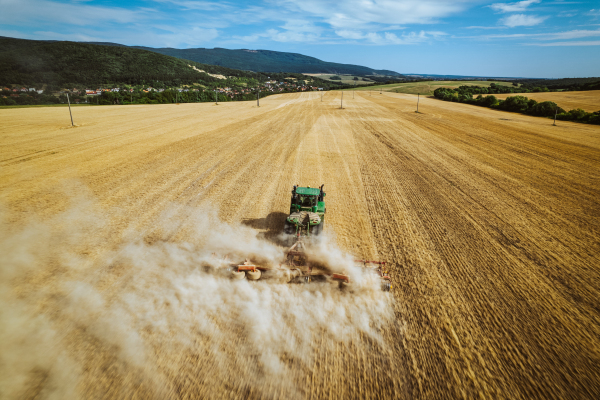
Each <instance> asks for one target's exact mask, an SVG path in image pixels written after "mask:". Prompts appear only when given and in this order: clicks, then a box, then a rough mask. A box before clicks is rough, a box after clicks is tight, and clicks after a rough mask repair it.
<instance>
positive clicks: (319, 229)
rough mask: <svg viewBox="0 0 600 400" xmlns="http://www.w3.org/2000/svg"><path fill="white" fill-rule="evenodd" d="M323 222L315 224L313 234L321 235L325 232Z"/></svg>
mask: <svg viewBox="0 0 600 400" xmlns="http://www.w3.org/2000/svg"><path fill="white" fill-rule="evenodd" d="M323 224H324V222H321V223H320V224H319V225H315V226H314V227H313V231H312V234H313V236H319V235H320V234H321V233H322V232H323Z"/></svg>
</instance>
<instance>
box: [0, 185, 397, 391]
mask: <svg viewBox="0 0 600 400" xmlns="http://www.w3.org/2000/svg"><path fill="white" fill-rule="evenodd" d="M0 211H1V212H0V224H1V229H0V303H1V307H0V398H6V399H12V398H48V399H53V398H61V399H65V398H89V397H131V396H133V395H137V396H140V397H145V398H172V397H173V398H174V397H180V396H181V394H182V393H184V392H185V393H188V394H192V395H193V396H196V397H198V396H200V397H213V398H216V397H219V396H220V395H218V394H219V393H221V394H223V396H224V394H226V393H241V392H243V393H246V394H247V395H248V396H252V395H256V396H259V397H260V394H261V393H263V394H264V393H266V392H269V393H278V394H279V396H283V397H287V398H296V397H298V398H299V397H304V396H305V395H306V388H304V387H303V386H304V382H305V381H306V376H307V374H309V373H310V370H311V368H312V366H313V364H314V363H315V360H316V358H317V357H318V354H321V353H322V352H324V351H325V352H327V351H330V352H333V353H335V351H336V349H337V348H339V347H340V346H341V347H342V348H345V349H351V348H353V346H356V343H359V342H362V343H366V344H367V345H369V346H373V347H376V348H378V349H380V350H381V349H385V347H386V344H385V341H384V339H383V337H382V335H381V332H382V330H383V329H385V327H386V326H387V325H389V324H391V323H393V319H394V314H393V307H392V304H391V302H392V299H391V296H390V295H389V294H387V293H384V292H381V291H380V290H379V289H378V287H377V285H376V284H373V282H371V281H369V279H366V278H365V276H364V275H363V274H362V273H361V269H360V268H356V267H353V266H352V257H351V256H349V255H348V254H345V253H344V252H342V251H341V250H339V249H338V248H336V247H335V245H334V243H333V241H332V240H328V239H325V240H323V241H322V242H321V243H319V244H318V245H314V246H313V249H314V250H313V254H312V256H311V257H312V258H313V259H314V260H318V261H319V262H321V263H322V264H323V265H326V266H327V267H328V268H331V269H332V270H335V271H343V272H346V273H348V274H350V275H351V276H352V278H353V279H354V281H355V282H356V283H355V285H354V287H353V289H352V290H340V289H339V288H338V287H337V286H336V285H334V284H332V283H315V284H311V285H300V284H284V283H279V282H277V281H262V280H261V281H258V282H249V281H246V280H242V281H233V280H230V279H229V275H228V273H227V271H226V267H227V266H228V263H231V262H241V261H243V260H244V259H245V258H250V259H251V260H252V261H253V262H256V263H261V264H263V265H270V266H277V265H279V264H281V263H282V262H283V260H284V256H285V249H284V248H283V247H281V246H279V245H278V244H277V243H274V242H270V241H267V240H265V239H262V238H260V237H259V236H258V234H257V231H255V230H254V229H251V228H250V227H247V226H243V225H231V224H226V223H224V222H222V221H220V220H219V217H218V212H217V211H216V210H214V209H206V208H204V209H190V208H187V207H182V206H177V205H173V206H172V207H170V208H169V210H168V211H166V212H165V213H163V215H161V216H160V217H159V218H158V219H157V221H154V223H153V224H151V225H152V227H151V229H147V230H144V231H142V232H139V231H137V230H136V229H135V228H133V227H132V225H131V223H129V226H130V227H129V228H123V224H124V222H122V220H123V219H124V218H122V217H123V216H124V215H125V213H123V212H122V211H119V210H109V211H106V210H102V208H101V207H99V206H98V205H97V204H95V202H94V201H93V200H90V197H89V195H85V196H80V197H79V198H75V199H71V204H70V205H69V206H67V207H65V210H64V211H63V212H62V213H61V214H60V215H57V216H54V217H51V218H45V219H44V220H29V221H23V220H22V218H21V219H19V218H18V216H15V215H12V214H11V213H10V212H9V211H7V210H6V209H2V210H0ZM333 353H332V354H333ZM241 385H243V387H241Z"/></svg>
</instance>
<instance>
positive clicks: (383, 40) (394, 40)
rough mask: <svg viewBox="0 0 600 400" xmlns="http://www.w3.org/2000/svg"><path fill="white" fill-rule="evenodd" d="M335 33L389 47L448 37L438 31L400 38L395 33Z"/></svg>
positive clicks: (409, 34)
mask: <svg viewBox="0 0 600 400" xmlns="http://www.w3.org/2000/svg"><path fill="white" fill-rule="evenodd" d="M335 33H336V34H337V35H338V36H340V37H342V38H344V39H351V40H364V41H366V42H369V43H372V44H377V45H389V44H417V43H422V42H425V41H428V40H431V39H437V38H439V37H442V36H446V33H445V32H438V31H420V32H409V33H403V34H402V35H400V36H398V35H396V34H395V33H393V32H383V33H378V32H367V33H363V32H361V31H357V30H347V29H342V30H337V31H335Z"/></svg>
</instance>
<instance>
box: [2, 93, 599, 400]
mask: <svg viewBox="0 0 600 400" xmlns="http://www.w3.org/2000/svg"><path fill="white" fill-rule="evenodd" d="M587 93H590V92H587ZM340 95H341V94H340V93H326V94H325V95H324V97H323V100H322V101H321V96H320V93H302V94H290V95H276V96H271V97H268V98H265V99H261V107H260V108H257V107H256V106H255V103H252V102H238V103H223V104H220V105H218V106H217V105H214V104H182V105H179V106H176V105H154V106H106V107H80V108H75V109H74V110H73V112H74V119H75V123H76V124H78V125H79V126H77V127H75V128H70V127H69V122H70V121H69V115H68V110H67V109H66V108H56V107H54V108H35V109H27V108H21V109H11V110H0V115H1V116H2V121H3V123H2V125H1V126H0V154H1V157H0V159H1V164H0V165H1V168H0V204H1V206H0V217H1V220H0V223H1V224H2V230H1V231H0V233H1V238H0V246H1V248H0V254H1V256H0V257H1V258H0V261H1V266H2V268H1V269H0V302H1V304H2V307H1V309H0V397H1V398H8V399H12V398H15V399H22V398H25V399H27V398H32V399H33V398H85V399H94V398H128V399H129V398H143V399H148V398H156V399H186V398H210V399H221V398H223V399H224V398H248V399H282V398H289V399H296V398H297V399H309V398H310V399H321V398H339V399H349V398H360V399H362V398H382V399H383V398H400V399H447V398H465V399H472V398H498V399H505V398H511V399H534V398H536V399H569V398H572V399H596V398H599V397H600V303H599V301H598V299H599V298H600V269H599V265H600V172H599V171H600V127H598V126H591V125H585V124H575V123H568V122H559V123H558V124H557V125H558V126H556V127H554V126H552V121H551V120H547V119H544V118H535V117H529V116H525V115H520V114H514V113H504V112H499V111H495V110H490V109H486V108H481V107H473V106H469V105H465V104H456V103H451V102H443V101H437V100H432V99H421V104H420V111H421V113H415V112H414V110H415V96H411V95H404V94H393V93H385V94H381V95H380V94H372V95H369V93H367V92H363V93H358V92H357V93H356V94H355V96H356V97H355V99H352V96H351V95H348V93H346V95H345V96H344V107H345V108H344V109H340V108H339V104H340ZM549 95H560V94H558V93H551V94H549ZM569 95H571V93H569ZM559 104H560V103H559ZM322 183H324V184H325V189H326V192H327V198H326V201H327V217H326V224H325V234H326V238H325V239H324V241H323V242H322V243H321V244H320V245H319V247H318V251H319V252H320V253H319V254H320V256H321V257H322V259H323V260H325V261H324V262H326V263H327V264H328V265H330V266H331V267H332V268H338V267H339V268H342V267H343V264H344V263H345V262H347V260H348V259H351V257H360V258H366V259H372V260H385V261H388V262H389V269H390V275H391V277H392V283H393V288H392V290H391V292H389V293H384V292H381V291H379V290H374V289H372V288H370V287H368V286H360V285H359V284H357V285H356V286H355V287H352V286H351V288H350V289H347V290H340V289H338V288H337V287H334V286H333V285H330V284H327V283H325V284H310V285H293V284H280V283H268V282H262V281H258V282H256V283H250V282H248V281H240V282H232V281H230V280H228V279H224V278H222V277H220V276H218V275H215V274H213V273H211V272H210V271H211V270H210V269H206V268H203V267H207V265H210V263H211V260H212V259H214V257H216V256H217V257H218V256H221V255H224V254H229V255H230V256H231V257H233V258H237V259H242V260H243V258H244V257H250V258H251V259H253V260H259V261H261V262H265V263H276V262H278V260H280V259H281V257H282V254H283V252H284V248H283V247H282V246H281V245H280V242H279V240H280V239H279V236H278V235H279V234H280V232H281V231H282V228H283V224H284V221H285V218H286V215H287V214H286V213H287V212H288V210H289V204H290V203H289V201H290V190H291V189H292V186H293V185H294V184H300V185H310V186H312V187H314V186H317V185H320V184H322ZM215 255H216V256H215ZM207 268H208V267H207Z"/></svg>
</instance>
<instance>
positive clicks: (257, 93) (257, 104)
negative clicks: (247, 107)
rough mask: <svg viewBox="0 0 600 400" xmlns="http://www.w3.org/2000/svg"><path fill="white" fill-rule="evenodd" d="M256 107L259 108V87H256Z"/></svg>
mask: <svg viewBox="0 0 600 400" xmlns="http://www.w3.org/2000/svg"><path fill="white" fill-rule="evenodd" d="M256 107H260V86H257V87H256Z"/></svg>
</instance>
